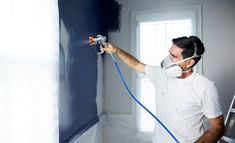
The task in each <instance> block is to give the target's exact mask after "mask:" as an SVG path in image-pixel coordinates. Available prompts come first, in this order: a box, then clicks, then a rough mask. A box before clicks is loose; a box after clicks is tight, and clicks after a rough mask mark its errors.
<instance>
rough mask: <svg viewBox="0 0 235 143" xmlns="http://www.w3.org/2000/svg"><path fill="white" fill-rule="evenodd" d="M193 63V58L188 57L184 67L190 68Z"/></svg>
mask: <svg viewBox="0 0 235 143" xmlns="http://www.w3.org/2000/svg"><path fill="white" fill-rule="evenodd" d="M194 64H195V60H194V59H190V60H188V61H187V65H186V67H187V68H190V67H192V66H193V65H194Z"/></svg>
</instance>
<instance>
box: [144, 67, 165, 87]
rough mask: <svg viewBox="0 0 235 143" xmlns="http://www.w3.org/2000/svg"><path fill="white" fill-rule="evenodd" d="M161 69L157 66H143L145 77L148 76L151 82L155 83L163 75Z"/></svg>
mask: <svg viewBox="0 0 235 143" xmlns="http://www.w3.org/2000/svg"><path fill="white" fill-rule="evenodd" d="M162 74H163V70H162V68H161V67H159V66H150V65H146V67H145V74H144V75H145V77H146V78H148V79H149V80H150V81H151V82H153V83H156V82H157V81H159V80H160V79H159V78H161V77H162V76H163V75H162Z"/></svg>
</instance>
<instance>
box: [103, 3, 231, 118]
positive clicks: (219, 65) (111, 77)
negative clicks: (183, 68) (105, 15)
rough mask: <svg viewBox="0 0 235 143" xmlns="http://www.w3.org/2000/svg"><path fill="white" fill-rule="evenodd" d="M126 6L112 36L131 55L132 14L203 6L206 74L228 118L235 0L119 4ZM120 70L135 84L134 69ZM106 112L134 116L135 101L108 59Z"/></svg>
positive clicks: (105, 74) (123, 67)
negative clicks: (132, 112) (137, 11)
mask: <svg viewBox="0 0 235 143" xmlns="http://www.w3.org/2000/svg"><path fill="white" fill-rule="evenodd" d="M119 2H120V3H121V4H122V11H121V29H120V31H118V32H111V33H109V39H110V41H111V42H113V43H114V44H116V45H117V46H119V47H121V48H122V49H124V50H125V51H127V52H129V53H130V51H131V29H130V26H131V25H130V22H131V19H130V18H131V11H133V10H144V9H156V8H162V7H174V6H179V7H181V6H184V5H186V6H187V5H198V4H201V5H202V17H203V27H202V28H203V32H202V36H203V42H204V44H205V47H206V52H205V54H204V59H203V60H204V63H203V68H204V74H205V76H206V77H208V78H209V79H211V80H213V81H214V82H215V83H216V84H217V86H218V90H219V93H220V98H221V104H222V109H223V112H224V115H226V114H227V111H228V108H229V105H230V102H231V99H232V97H233V94H234V92H235V62H234V60H235V59H234V58H233V56H234V52H235V47H233V45H234V41H235V27H234V26H235V9H234V6H235V1H234V0H164V1H163V0H144V1H143V0H119ZM118 62H119V63H120V67H121V69H122V71H123V74H124V76H125V78H126V80H127V83H128V84H129V85H130V83H131V69H129V68H127V66H126V65H124V64H123V63H122V62H120V61H118ZM104 96H105V97H104V112H105V113H107V114H131V111H132V109H131V107H132V106H131V102H132V100H131V99H130V98H129V96H127V93H126V91H125V89H124V88H123V85H122V84H121V80H120V78H119V76H118V73H117V72H116V69H115V67H114V65H113V63H112V61H111V58H110V57H109V56H108V55H106V56H105V58H104Z"/></svg>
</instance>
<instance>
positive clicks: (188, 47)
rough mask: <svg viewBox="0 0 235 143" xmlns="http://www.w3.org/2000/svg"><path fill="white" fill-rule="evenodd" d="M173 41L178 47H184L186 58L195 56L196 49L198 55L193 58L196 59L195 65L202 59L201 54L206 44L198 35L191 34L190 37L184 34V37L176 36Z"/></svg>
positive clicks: (183, 55)
mask: <svg viewBox="0 0 235 143" xmlns="http://www.w3.org/2000/svg"><path fill="white" fill-rule="evenodd" d="M172 43H173V44H174V45H176V46H177V47H179V48H181V49H183V52H182V57H183V58H184V59H185V58H189V57H191V56H193V54H194V52H195V50H196V55H197V57H195V58H193V59H194V60H195V64H194V65H196V64H197V63H198V61H199V60H200V59H201V56H202V55H203V53H204V52H205V47H204V44H203V43H202V41H201V40H200V39H199V38H198V37H197V36H190V37H186V36H184V37H179V38H175V39H172ZM194 65H193V66H194ZM193 66H192V67H193Z"/></svg>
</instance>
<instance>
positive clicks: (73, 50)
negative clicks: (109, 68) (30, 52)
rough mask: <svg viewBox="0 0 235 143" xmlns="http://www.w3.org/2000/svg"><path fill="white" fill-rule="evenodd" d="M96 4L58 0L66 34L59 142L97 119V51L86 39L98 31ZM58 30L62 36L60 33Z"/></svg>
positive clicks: (92, 0) (95, 1)
mask: <svg viewBox="0 0 235 143" xmlns="http://www.w3.org/2000/svg"><path fill="white" fill-rule="evenodd" d="M99 8H100V7H99V3H98V0H60V1H59V10H60V20H61V23H62V22H63V23H64V25H65V29H66V32H67V33H68V38H69V39H68V41H67V43H63V44H62V43H61V44H60V46H61V47H60V99H59V101H60V102H59V117H60V118H59V124H60V126H59V135H60V142H63V143H64V142H69V141H70V140H72V139H73V138H74V137H75V136H76V137H77V136H80V135H81V134H82V133H83V132H84V131H86V130H87V129H88V128H89V127H91V126H92V125H93V124H95V123H96V122H97V121H98V117H97V105H96V101H95V99H96V92H97V91H96V83H97V55H96V52H95V51H94V48H93V47H91V46H89V45H88V43H87V41H86V40H88V37H89V36H90V35H96V34H99V33H101V26H100V20H99V19H100V14H99V13H100V9H99ZM60 34H61V35H60V36H61V38H62V37H63V34H64V33H62V32H61V33H60ZM63 45H66V46H64V47H63ZM66 52H67V53H66ZM66 55H67V59H66V58H65V57H66Z"/></svg>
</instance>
